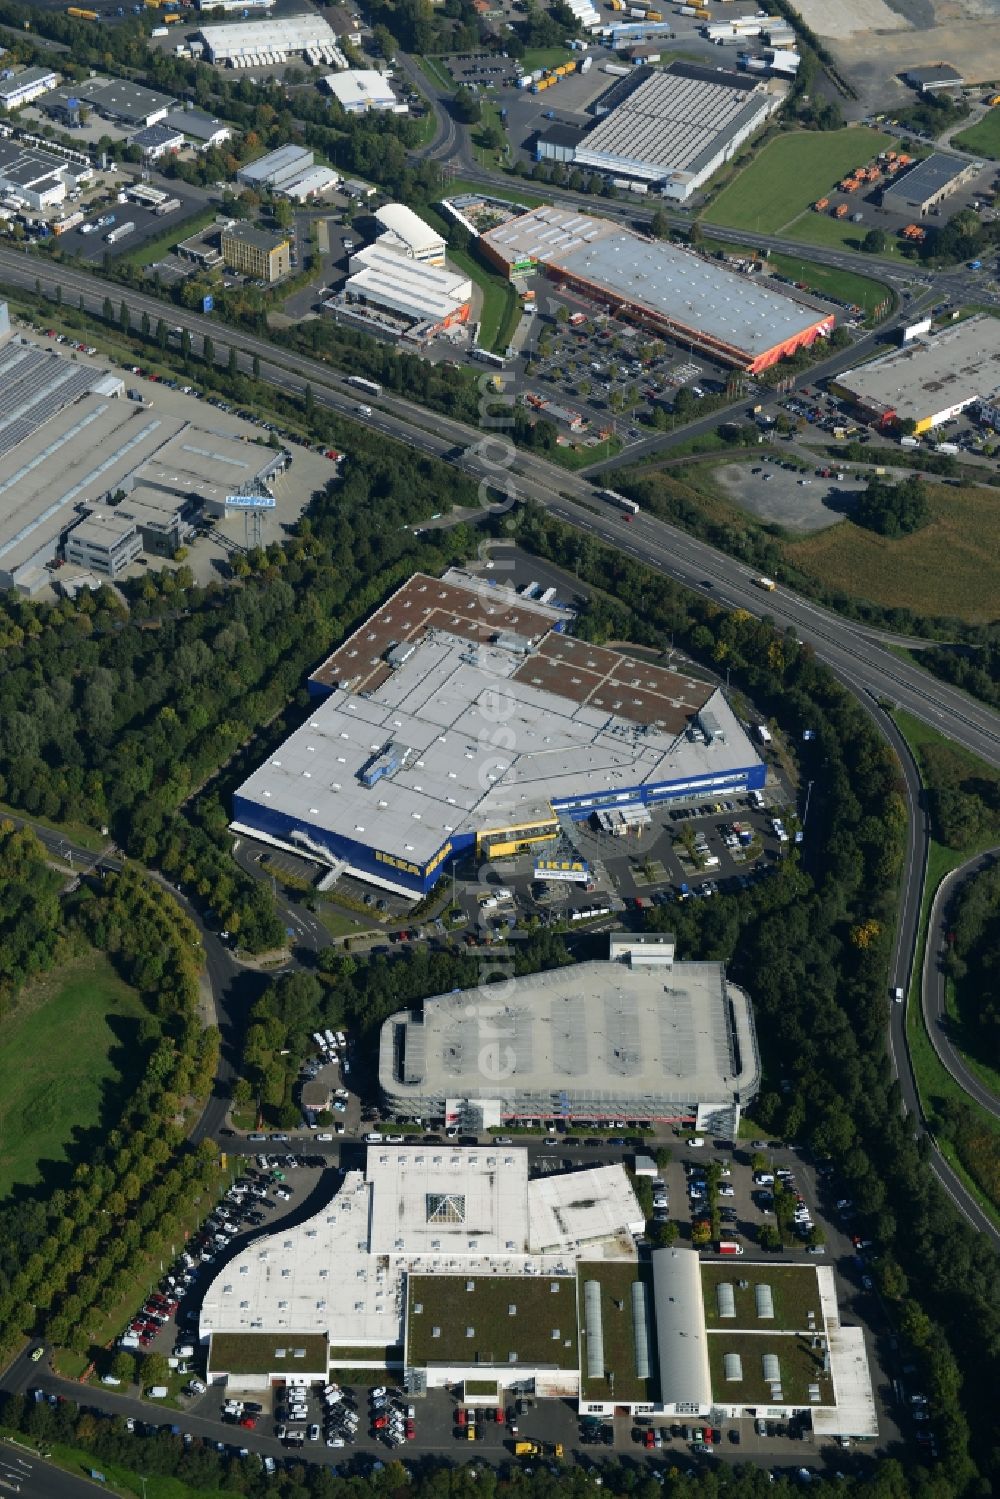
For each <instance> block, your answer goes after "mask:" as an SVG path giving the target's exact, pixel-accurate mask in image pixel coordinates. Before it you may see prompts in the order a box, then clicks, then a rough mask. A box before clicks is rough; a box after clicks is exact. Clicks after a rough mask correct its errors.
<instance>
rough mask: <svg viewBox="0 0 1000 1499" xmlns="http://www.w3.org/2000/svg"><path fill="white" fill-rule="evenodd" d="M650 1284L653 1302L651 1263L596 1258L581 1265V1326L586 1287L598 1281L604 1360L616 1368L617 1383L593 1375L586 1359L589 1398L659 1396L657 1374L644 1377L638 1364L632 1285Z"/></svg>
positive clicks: (585, 1386) (648, 1289)
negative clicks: (636, 1362)
mask: <svg viewBox="0 0 1000 1499" xmlns="http://www.w3.org/2000/svg"><path fill="white" fill-rule="evenodd" d="M637 1280H638V1281H643V1282H645V1285H646V1295H647V1298H648V1302H649V1304H652V1298H653V1287H652V1273H651V1271H650V1268H649V1266H648V1265H638V1264H635V1263H633V1262H631V1261H625V1262H624V1263H623V1262H622V1261H620V1260H594V1261H593V1262H591V1263H590V1264H586V1265H581V1266H580V1274H579V1277H578V1285H579V1298H580V1303H579V1310H578V1315H579V1318H580V1326H581V1327H584V1328H585V1327H586V1312H585V1310H584V1308H585V1297H584V1287H585V1286H586V1284H587V1282H588V1281H596V1282H597V1284H598V1285H599V1286H600V1288H601V1331H602V1333H603V1337H604V1363H605V1365H606V1367H607V1368H608V1369H614V1371H615V1380H614V1384H613V1385H610V1384H609V1382H608V1380H607V1379H605V1378H604V1376H603V1375H601V1376H600V1377H598V1378H594V1379H592V1378H591V1377H590V1375H589V1374H587V1372H586V1369H587V1366H586V1360H584V1367H583V1372H584V1379H583V1389H582V1393H583V1396H584V1398H585V1399H586V1400H610V1399H612V1398H617V1399H619V1400H652V1399H654V1398H655V1393H656V1389H657V1383H658V1381H657V1380H656V1378H655V1371H654V1374H653V1375H651V1377H650V1378H649V1379H640V1377H639V1375H638V1374H637V1372H636V1365H635V1325H634V1323H635V1318H634V1316H633V1309H632V1286H633V1284H634V1283H635V1282H636V1281H637Z"/></svg>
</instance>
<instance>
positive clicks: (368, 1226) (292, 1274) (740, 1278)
mask: <svg viewBox="0 0 1000 1499" xmlns="http://www.w3.org/2000/svg"><path fill="white" fill-rule="evenodd" d="M644 1226H645V1225H644V1223H643V1220H642V1212H641V1209H640V1207H639V1204H638V1201H637V1199H636V1197H635V1194H634V1192H633V1189H632V1187H631V1185H630V1183H629V1179H628V1176H627V1174H626V1172H625V1169H624V1167H623V1166H621V1165H611V1166H597V1167H588V1168H585V1169H583V1170H578V1171H573V1172H561V1173H553V1174H550V1175H545V1176H540V1177H538V1178H537V1179H535V1180H529V1179H528V1153H527V1151H526V1150H523V1149H516V1148H512V1147H510V1146H506V1145H499V1144H497V1145H490V1146H477V1147H474V1148H465V1147H460V1146H454V1145H451V1144H443V1145H435V1144H426V1145H417V1146H412V1147H410V1146H403V1147H392V1146H388V1147H387V1146H383V1145H371V1146H370V1147H369V1149H368V1154H367V1162H366V1166H365V1169H364V1170H350V1171H348V1172H346V1174H345V1175H344V1177H343V1180H342V1182H341V1185H340V1188H339V1190H338V1191H337V1193H336V1195H335V1196H334V1197H333V1199H332V1201H331V1202H329V1203H328V1204H327V1205H326V1206H325V1207H324V1208H322V1209H321V1210H320V1212H318V1213H316V1214H314V1215H313V1216H312V1217H311V1218H308V1219H306V1220H305V1221H304V1222H302V1223H298V1224H296V1225H294V1226H292V1227H282V1228H281V1229H280V1230H279V1231H278V1232H277V1233H274V1234H271V1235H267V1236H265V1237H264V1238H260V1239H257V1240H256V1241H255V1242H254V1243H253V1244H252V1245H250V1246H249V1247H248V1248H246V1249H244V1250H243V1251H242V1252H241V1253H240V1254H238V1255H236V1256H235V1258H233V1259H232V1260H230V1261H229V1262H228V1263H227V1264H226V1265H225V1267H224V1268H223V1269H222V1270H220V1271H219V1272H218V1274H217V1275H216V1276H215V1278H214V1279H213V1281H212V1283H211V1284H210V1286H209V1287H208V1289H207V1291H206V1293H205V1297H204V1301H203V1303H202V1310H201V1317H200V1328H199V1332H200V1337H201V1340H202V1342H203V1344H206V1345H207V1367H208V1375H209V1378H210V1379H211V1380H212V1381H214V1382H217V1383H222V1384H224V1385H225V1386H226V1391H227V1394H229V1395H240V1394H246V1395H250V1394H251V1393H255V1392H261V1393H265V1394H266V1393H267V1392H268V1391H270V1390H271V1389H272V1388H274V1389H275V1390H276V1391H277V1390H278V1389H280V1387H282V1386H285V1387H291V1386H296V1385H297V1386H302V1385H310V1384H312V1385H322V1384H325V1383H326V1380H327V1377H328V1374H329V1371H330V1369H331V1367H336V1368H338V1369H344V1368H347V1369H351V1368H356V1369H358V1371H359V1378H360V1379H363V1380H367V1379H369V1378H370V1372H367V1371H371V1370H373V1369H384V1368H385V1366H386V1363H388V1367H389V1369H390V1371H391V1377H390V1379H387V1380H386V1381H385V1382H386V1383H390V1382H391V1378H392V1377H394V1378H395V1379H396V1381H398V1382H399V1383H401V1384H404V1385H405V1387H406V1388H407V1389H408V1390H409V1391H410V1392H411V1393H412V1394H419V1393H422V1392H424V1391H426V1390H429V1389H441V1388H444V1387H447V1388H450V1389H452V1390H453V1391H454V1393H456V1394H457V1395H458V1397H459V1398H460V1399H461V1400H462V1401H463V1403H465V1404H468V1405H473V1406H475V1405H479V1406H483V1407H493V1408H496V1407H497V1406H498V1405H502V1404H503V1403H504V1402H505V1399H506V1397H507V1396H509V1395H513V1394H518V1395H522V1396H529V1397H531V1396H533V1397H535V1398H537V1399H560V1400H572V1401H574V1402H576V1403H577V1405H578V1408H579V1411H580V1413H581V1414H582V1415H587V1414H594V1415H600V1416H611V1415H614V1414H617V1413H619V1412H621V1413H631V1414H642V1415H645V1416H652V1417H681V1418H682V1419H685V1418H686V1419H690V1418H698V1417H700V1418H702V1419H705V1418H710V1419H712V1420H720V1421H721V1420H740V1419H745V1418H748V1417H753V1416H756V1417H760V1416H762V1415H763V1416H766V1417H767V1418H768V1419H772V1420H781V1419H783V1418H787V1417H788V1416H790V1415H792V1414H793V1413H799V1414H800V1415H801V1413H803V1412H807V1413H808V1415H809V1417H810V1418H811V1424H812V1429H813V1432H814V1434H815V1435H816V1436H819V1437H821V1438H832V1437H837V1436H848V1437H857V1438H871V1437H874V1436H876V1435H877V1434H878V1426H877V1419H876V1411H875V1402H874V1396H873V1392H872V1384H871V1375H870V1372H869V1368H868V1360H867V1355H866V1351H865V1343H864V1333H863V1330H862V1329H861V1328H860V1327H856V1326H855V1327H845V1326H843V1324H842V1323H841V1318H840V1310H839V1307H838V1305H837V1296H836V1285H835V1281H834V1273H833V1269H832V1267H831V1266H828V1265H819V1266H817V1265H806V1264H782V1263H780V1262H778V1261H775V1260H773V1259H772V1260H770V1261H768V1263H766V1264H755V1263H752V1262H748V1261H747V1260H746V1259H742V1260H741V1261H740V1263H739V1270H738V1274H737V1273H734V1272H735V1270H736V1267H735V1266H734V1265H733V1264H732V1263H731V1262H724V1263H719V1262H713V1263H702V1262H701V1260H700V1259H699V1256H698V1254H697V1252H696V1251H694V1250H692V1249H688V1248H676V1247H675V1248H672V1249H658V1250H653V1251H652V1253H651V1254H649V1255H648V1256H645V1257H643V1258H641V1259H640V1258H639V1256H638V1254H637V1249H636V1238H637V1236H638V1235H639V1234H640V1233H641V1232H642V1230H643V1228H644Z"/></svg>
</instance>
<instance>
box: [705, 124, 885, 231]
mask: <svg viewBox="0 0 1000 1499" xmlns="http://www.w3.org/2000/svg"><path fill="white" fill-rule="evenodd" d="M891 144H892V142H891V140H890V138H889V136H887V135H882V134H881V133H880V132H879V131H877V130H868V129H866V128H864V127H855V128H851V129H845V130H824V131H818V130H817V131H814V130H799V131H795V132H793V133H790V134H788V135H779V136H777V137H776V138H775V139H774V140H772V141H769V142H768V144H767V145H766V146H765V147H764V149H763V150H762V151H761V152H760V154H759V155H758V156H757V157H756V158H755V160H754V161H752V162H751V163H750V165H749V166H748V167H746V168H745V169H744V170H743V171H742V172H741V173H740V174H739V176H738V177H736V178H735V179H734V180H733V181H732V182H731V183H729V185H728V186H727V187H725V188H723V190H722V192H721V193H720V194H719V196H718V197H717V198H716V199H715V200H714V202H712V203H711V204H710V205H709V208H708V210H707V211H706V213H705V214H704V222H705V223H708V224H725V225H727V226H729V227H732V228H733V229H752V230H755V231H757V232H759V233H762V234H774V233H776V232H777V231H778V230H779V229H782V228H783V227H784V226H785V225H786V224H788V223H789V222H790V221H791V220H792V219H794V218H797V217H798V215H799V214H800V213H804V212H805V211H806V210H807V209H808V208H809V207H810V205H811V204H812V203H814V202H815V201H816V199H817V198H821V197H823V196H825V195H826V194H827V193H829V191H830V189H831V188H832V187H834V186H835V185H836V183H837V182H838V181H839V180H840V178H841V177H843V176H844V175H845V174H846V173H847V172H849V171H850V170H851V168H852V167H857V166H862V165H864V163H865V162H868V161H870V160H871V158H872V157H873V156H875V155H877V154H878V152H879V151H882V150H884V149H885V148H886V147H887V146H890V145H891ZM815 217H816V218H819V217H820V216H819V215H818V214H817V215H815ZM830 222H831V223H833V222H834V221H833V220H831V221H830Z"/></svg>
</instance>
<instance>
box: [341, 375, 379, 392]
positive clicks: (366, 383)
mask: <svg viewBox="0 0 1000 1499" xmlns="http://www.w3.org/2000/svg"><path fill="white" fill-rule="evenodd" d="M347 383H348V385H353V386H356V388H357V389H358V390H363V391H366V392H367V393H368V395H370V396H380V395H381V394H382V387H381V385H379V384H378V383H377V381H375V380H364V379H362V377H361V376H360V375H348V377H347Z"/></svg>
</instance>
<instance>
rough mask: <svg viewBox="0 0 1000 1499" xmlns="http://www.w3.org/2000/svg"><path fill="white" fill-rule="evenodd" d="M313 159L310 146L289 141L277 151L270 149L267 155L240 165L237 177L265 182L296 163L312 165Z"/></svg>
mask: <svg viewBox="0 0 1000 1499" xmlns="http://www.w3.org/2000/svg"><path fill="white" fill-rule="evenodd" d="M313 160H314V157H313V153H312V151H310V150H309V149H308V147H306V146H296V145H293V144H292V143H291V142H289V143H288V144H286V145H284V146H279V147H278V148H277V150H276V151H268V153H267V155H266V156H258V158H257V160H256V161H248V162H247V164H246V165H245V166H242V167H240V169H239V171H238V172H237V173H236V178H237V181H239V182H263V181H265V180H266V179H267V178H268V177H272V176H274V174H275V173H276V172H281V171H283V170H285V169H286V168H289V167H292V166H295V165H296V163H299V164H301V166H302V167H307V166H311V165H312V163H313Z"/></svg>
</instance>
